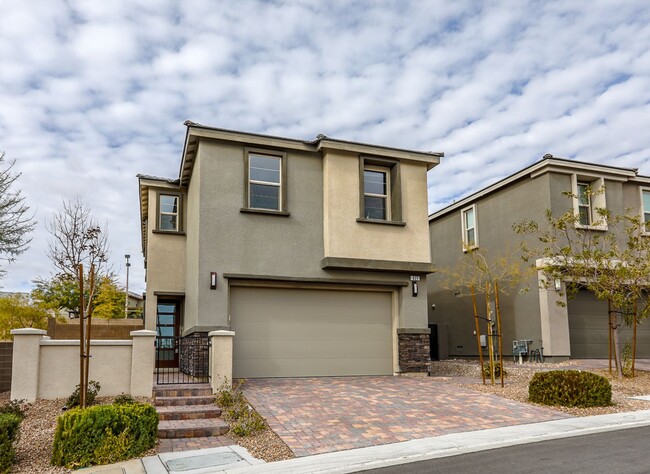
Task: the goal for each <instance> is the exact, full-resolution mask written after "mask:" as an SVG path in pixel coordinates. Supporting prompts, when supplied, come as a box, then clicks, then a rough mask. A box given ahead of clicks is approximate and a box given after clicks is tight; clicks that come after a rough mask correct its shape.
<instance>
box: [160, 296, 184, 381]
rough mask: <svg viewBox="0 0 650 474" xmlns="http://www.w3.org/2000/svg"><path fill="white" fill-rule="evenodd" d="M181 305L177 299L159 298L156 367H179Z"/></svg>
mask: <svg viewBox="0 0 650 474" xmlns="http://www.w3.org/2000/svg"><path fill="white" fill-rule="evenodd" d="M179 306H180V305H179V302H178V301H175V300H158V310H157V314H156V333H157V338H156V367H172V368H177V367H178V348H179V344H178V327H179V322H180V321H179V320H180V317H179V314H180V311H179Z"/></svg>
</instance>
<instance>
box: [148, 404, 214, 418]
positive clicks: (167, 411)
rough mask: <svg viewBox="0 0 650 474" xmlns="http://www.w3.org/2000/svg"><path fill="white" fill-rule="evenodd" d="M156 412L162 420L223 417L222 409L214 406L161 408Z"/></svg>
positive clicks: (157, 408)
mask: <svg viewBox="0 0 650 474" xmlns="http://www.w3.org/2000/svg"><path fill="white" fill-rule="evenodd" d="M156 411H157V412H158V415H159V416H160V419H161V420H198V419H208V418H218V417H219V416H220V415H221V408H219V407H217V406H214V405H185V406H159V407H156Z"/></svg>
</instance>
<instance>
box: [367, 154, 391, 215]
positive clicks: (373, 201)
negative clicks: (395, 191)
mask: <svg viewBox="0 0 650 474" xmlns="http://www.w3.org/2000/svg"><path fill="white" fill-rule="evenodd" d="M363 217H364V218H366V219H378V220H384V221H386V220H390V170H389V169H388V168H384V167H379V166H366V167H365V168H364V170H363Z"/></svg>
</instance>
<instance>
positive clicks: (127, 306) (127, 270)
mask: <svg viewBox="0 0 650 474" xmlns="http://www.w3.org/2000/svg"><path fill="white" fill-rule="evenodd" d="M124 258H126V295H125V298H124V319H126V318H128V317H129V267H130V266H131V264H130V263H129V259H130V258H131V255H129V254H126V255H125V256H124Z"/></svg>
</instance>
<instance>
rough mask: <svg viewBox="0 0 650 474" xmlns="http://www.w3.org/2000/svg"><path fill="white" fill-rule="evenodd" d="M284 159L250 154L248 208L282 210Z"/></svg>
mask: <svg viewBox="0 0 650 474" xmlns="http://www.w3.org/2000/svg"><path fill="white" fill-rule="evenodd" d="M282 205H283V203H282V157H280V156H272V155H262V154H259V153H249V155H248V207H249V208H251V209H266V210H271V211H280V210H282Z"/></svg>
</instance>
